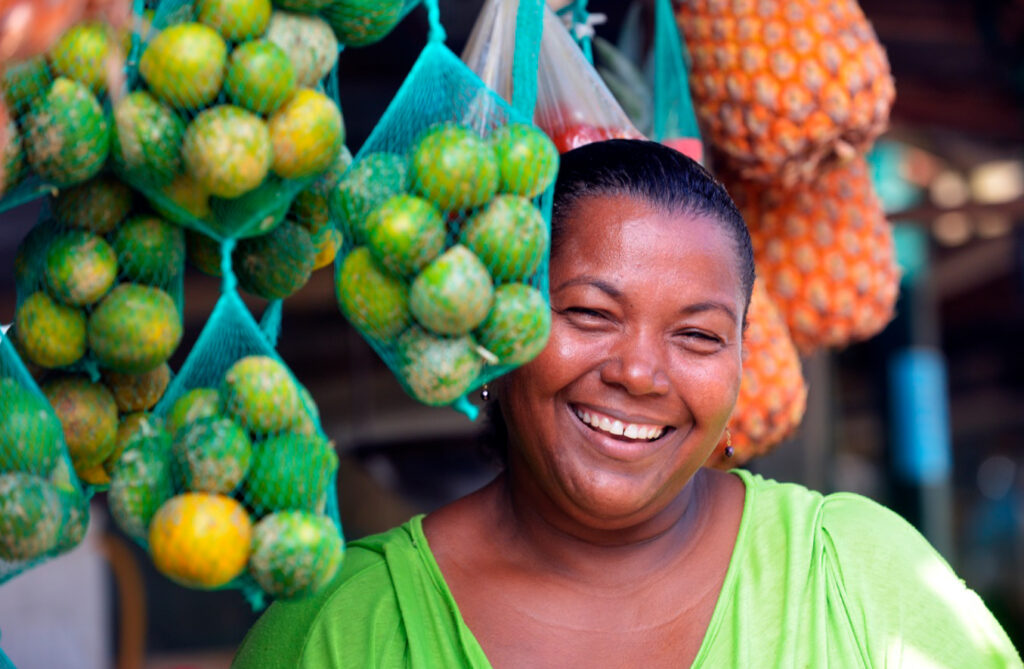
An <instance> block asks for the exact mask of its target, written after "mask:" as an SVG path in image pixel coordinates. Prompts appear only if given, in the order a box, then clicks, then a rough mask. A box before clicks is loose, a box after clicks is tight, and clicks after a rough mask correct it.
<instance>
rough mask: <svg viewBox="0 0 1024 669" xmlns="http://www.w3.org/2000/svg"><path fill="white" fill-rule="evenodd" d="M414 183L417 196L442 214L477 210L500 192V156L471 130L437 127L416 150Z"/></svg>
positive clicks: (456, 127)
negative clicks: (441, 211) (429, 202)
mask: <svg viewBox="0 0 1024 669" xmlns="http://www.w3.org/2000/svg"><path fill="white" fill-rule="evenodd" d="M412 183H413V188H414V189H415V190H416V192H417V193H419V194H420V195H422V196H423V197H425V198H427V199H428V200H430V201H431V202H433V203H434V204H436V205H437V206H438V207H439V208H441V209H442V210H446V211H458V210H463V209H468V208H471V207H478V206H480V205H482V204H484V203H486V202H487V201H488V200H490V199H491V198H492V197H494V194H495V193H496V192H497V190H498V161H497V156H496V155H495V152H494V148H493V147H492V146H491V145H490V144H488V143H487V142H485V141H484V140H483V139H481V138H480V136H479V135H477V134H476V133H475V132H474V131H473V130H471V129H469V128H464V127H461V126H457V125H454V124H448V123H446V124H441V125H438V126H434V127H432V128H430V129H429V130H428V131H427V132H426V133H424V135H423V136H422V137H421V138H420V140H419V141H418V142H417V143H416V146H415V147H413V150H412Z"/></svg>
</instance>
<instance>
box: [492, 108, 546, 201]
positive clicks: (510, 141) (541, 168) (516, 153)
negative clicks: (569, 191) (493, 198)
mask: <svg viewBox="0 0 1024 669" xmlns="http://www.w3.org/2000/svg"><path fill="white" fill-rule="evenodd" d="M489 141H490V143H491V146H493V147H494V153H495V155H496V156H497V158H498V190H499V191H500V192H502V193H509V194H512V195H519V196H522V197H525V198H535V197H537V196H538V195H540V194H541V193H543V192H544V191H545V190H547V188H548V186H550V185H551V183H552V182H553V181H554V180H555V174H556V173H557V172H558V150H557V149H556V148H555V145H554V144H552V143H551V140H550V139H548V136H547V135H545V134H544V132H543V131H542V130H539V129H538V128H535V127H533V126H531V125H527V124H525V123H510V124H508V125H504V126H502V127H500V128H498V129H497V130H495V131H494V133H493V134H492V135H491V136H490V138H489Z"/></svg>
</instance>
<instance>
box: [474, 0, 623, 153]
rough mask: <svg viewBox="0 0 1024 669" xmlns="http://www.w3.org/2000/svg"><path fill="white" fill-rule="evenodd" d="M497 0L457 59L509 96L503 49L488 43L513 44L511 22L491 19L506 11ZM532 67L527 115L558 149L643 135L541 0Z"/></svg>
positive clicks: (481, 17)
mask: <svg viewBox="0 0 1024 669" xmlns="http://www.w3.org/2000/svg"><path fill="white" fill-rule="evenodd" d="M502 4H503V3H500V2H497V1H496V0H495V1H494V2H488V3H487V4H486V5H485V6H484V11H482V12H481V13H480V17H479V18H478V19H477V22H476V25H475V26H474V28H473V35H472V36H471V37H470V41H469V43H468V44H467V48H466V50H465V51H464V52H463V54H462V59H463V60H464V61H465V62H466V64H467V65H468V66H469V68H470V69H472V70H473V71H474V72H476V73H477V74H478V75H480V77H481V78H482V79H483V80H484V82H485V83H486V84H487V85H488V86H489V87H491V88H492V89H493V90H495V91H497V92H498V93H500V94H501V95H502V96H505V97H506V98H507V99H509V98H508V96H509V95H510V94H511V93H512V92H513V91H512V89H511V83H510V82H511V81H512V79H511V70H510V68H509V65H508V56H507V53H502V52H501V51H498V50H495V49H490V48H489V47H488V45H489V44H492V43H503V44H504V43H508V44H511V43H515V41H514V40H515V39H516V33H515V32H511V34H509V33H510V31H511V30H512V29H513V28H514V26H515V23H514V22H512V23H510V22H509V21H506V20H496V19H497V18H498V17H500V16H501V15H502V13H503V12H507V11H508V9H506V8H502V7H501V5H502ZM511 4H512V5H513V6H514V4H515V3H511ZM499 34H502V35H501V36H499ZM502 61H504V64H503V63H502ZM537 67H538V73H537V106H536V111H535V113H534V117H533V118H534V121H535V123H536V124H537V126H538V127H540V128H541V129H542V130H543V131H544V132H545V133H547V135H548V137H550V138H551V140H552V141H553V142H554V143H555V146H556V147H557V149H558V151H559V153H565V152H566V151H569V150H571V149H574V148H576V147H577V146H582V145H584V144H588V143H590V142H596V141H600V140H602V139H614V138H620V139H627V138H632V139H643V135H642V134H641V133H640V131H639V130H637V129H636V128H635V127H634V126H633V124H632V122H631V121H630V120H629V118H628V117H627V116H626V113H625V112H623V111H622V108H621V107H620V106H619V104H618V103H617V102H616V101H615V97H614V96H613V95H612V94H611V91H609V90H608V87H607V86H606V85H605V83H604V82H603V81H601V77H600V76H599V75H598V73H597V71H596V70H595V69H594V66H593V65H591V64H590V63H589V62H588V61H587V58H586V56H585V55H584V54H583V52H582V51H580V47H579V46H578V45H577V44H576V42H575V40H574V39H573V37H572V35H571V34H570V33H569V31H568V30H567V29H566V27H565V26H564V25H563V24H562V21H561V20H560V19H559V18H558V16H557V15H556V14H555V13H554V12H553V11H551V9H549V8H548V7H547V6H546V5H545V6H544V8H543V32H542V34H541V39H540V52H539V56H538V66H537Z"/></svg>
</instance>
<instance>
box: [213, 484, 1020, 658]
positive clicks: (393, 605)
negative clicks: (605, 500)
mask: <svg viewBox="0 0 1024 669" xmlns="http://www.w3.org/2000/svg"><path fill="white" fill-rule="evenodd" d="M735 473H736V474H737V475H739V476H740V478H742V479H743V482H744V483H745V485H746V499H745V502H744V507H743V519H742V520H741V522H740V528H739V535H738V536H737V539H736V546H735V548H734V551H733V555H732V559H731V562H730V564H729V569H728V572H727V574H726V577H725V582H724V584H723V586H722V591H721V594H720V596H719V599H718V603H717V604H716V606H715V611H714V614H713V615H712V617H711V623H710V624H709V626H708V629H707V633H706V634H705V636H704V641H703V643H702V645H701V648H700V651H699V652H698V654H697V657H696V659H695V660H694V663H693V666H694V667H715V668H719V667H812V668H813V667H825V666H828V667H914V668H915V669H917V668H921V669H926V668H930V667H950V668H956V669H961V668H970V669H980V668H987V667H1018V668H1020V667H1024V665H1022V663H1021V660H1020V656H1019V655H1018V653H1017V651H1016V650H1014V647H1013V645H1012V644H1011V643H1010V640H1009V639H1008V638H1007V636H1006V633H1005V632H1004V631H1003V630H1002V628H1001V627H1000V626H999V624H998V623H997V622H996V620H995V619H994V618H993V617H992V614H991V613H990V612H989V611H988V609H986V608H985V605H984V604H983V603H982V602H981V600H980V599H979V598H978V596H977V595H976V594H975V593H974V592H973V591H971V590H969V589H967V587H966V586H965V585H964V583H963V582H962V581H961V580H960V579H959V578H958V577H957V576H956V574H954V573H953V571H952V570H951V569H950V567H949V565H948V564H946V562H945V561H944V560H943V559H942V557H941V556H940V555H939V554H938V553H937V552H936V551H935V550H934V549H933V548H932V547H931V546H930V545H929V544H928V542H927V541H926V540H925V539H924V538H923V537H922V536H921V535H920V534H919V533H918V532H917V531H916V530H915V529H914V528H913V527H911V526H910V525H909V524H908V523H907V522H906V521H904V520H903V519H902V518H901V517H899V516H898V515H896V514H895V513H893V512H891V511H889V510H888V509H886V508H884V507H882V506H879V505H878V504H876V503H874V502H872V501H870V500H868V499H866V498H864V497H861V496H859V495H854V494H850V493H836V494H832V495H828V496H822V495H821V494H819V493H816V492H812V491H810V490H807V489H806V488H804V487H802V486H798V485H794V484H789V483H777V482H775V481H771V480H765V479H763V478H761V477H760V476H756V475H753V474H750V473H749V472H746V471H743V470H736V472H735ZM422 520H423V517H422V516H416V517H414V518H413V519H412V520H410V521H409V522H408V523H406V524H405V525H402V526H401V527H396V528H394V529H392V530H390V531H388V532H384V533H383V534H378V535H374V536H371V537H367V538H365V539H361V540H359V541H354V542H352V543H351V544H350V546H349V552H348V554H347V556H346V562H345V566H344V568H343V569H342V572H341V574H340V575H339V577H338V578H337V579H336V580H335V582H334V583H333V584H332V585H331V586H330V587H329V588H326V589H325V591H324V592H322V593H321V594H319V595H317V596H316V597H313V598H310V599H307V600H304V601H301V602H294V603H285V602H278V603H275V604H273V605H272V606H271V607H270V608H269V609H268V610H267V612H266V613H265V614H264V615H263V616H262V617H261V618H260V619H259V621H257V623H256V624H255V625H254V626H253V628H252V629H251V630H250V631H249V634H248V635H247V636H246V638H245V641H244V642H243V643H242V646H241V648H240V649H239V651H238V654H237V656H236V657H235V662H234V665H233V666H234V667H235V669H276V668H277V667H281V668H289V669H291V668H294V667H308V668H310V669H313V668H315V669H325V668H328V667H360V668H362V667H410V668H413V669H440V668H443V669H450V668H456V667H467V668H472V669H486V668H489V667H490V666H491V665H490V663H489V662H488V661H487V657H486V656H485V655H484V652H483V650H482V649H481V647H480V645H479V644H478V643H477V641H476V639H475V638H474V637H473V633H472V632H471V631H470V629H469V628H468V627H466V624H465V623H464V622H463V620H462V616H461V615H460V614H459V608H458V606H457V604H456V603H455V600H454V599H453V598H452V594H451V592H450V591H449V589H448V586H447V584H446V583H445V581H444V578H443V576H442V575H441V571H440V569H439V568H438V566H437V562H436V561H435V560H434V556H433V554H432V553H431V552H430V547H429V546H428V545H427V540H426V538H425V536H424V535H423V525H422ZM567 659H568V658H567Z"/></svg>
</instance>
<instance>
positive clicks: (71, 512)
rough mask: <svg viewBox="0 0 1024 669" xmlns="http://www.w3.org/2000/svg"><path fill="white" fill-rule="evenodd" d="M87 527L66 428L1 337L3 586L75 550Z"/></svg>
mask: <svg viewBox="0 0 1024 669" xmlns="http://www.w3.org/2000/svg"><path fill="white" fill-rule="evenodd" d="M88 524H89V507H88V500H87V498H86V496H85V495H84V494H83V492H82V488H81V486H80V484H79V481H78V477H77V476H75V472H74V470H73V468H72V467H71V461H70V459H69V457H68V449H67V446H66V445H65V443H64V435H63V431H62V429H61V423H60V421H59V420H58V418H57V416H56V415H55V414H54V412H53V410H52V409H51V408H50V405H49V404H48V403H47V401H46V398H45V397H44V396H43V394H42V393H41V392H40V391H39V387H38V386H37V385H36V383H35V381H34V380H33V378H32V376H31V375H30V374H29V372H28V370H27V369H26V368H25V366H24V365H23V364H22V363H21V360H20V358H19V356H18V353H17V351H16V350H15V348H14V345H13V342H12V341H11V340H10V339H9V338H8V337H6V336H5V335H3V334H0V583H3V582H4V581H7V580H9V579H11V578H13V577H14V576H16V575H17V574H19V573H21V572H22V571H25V570H26V569H30V568H31V567H33V566H35V565H37V564H39V563H41V562H42V561H44V560H46V559H47V558H50V557H53V556H55V555H59V554H61V553H64V552H66V551H68V550H70V549H71V548H73V547H75V546H77V545H78V544H79V543H80V542H81V541H82V538H83V537H84V536H85V530H86V527H87V526H88Z"/></svg>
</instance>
